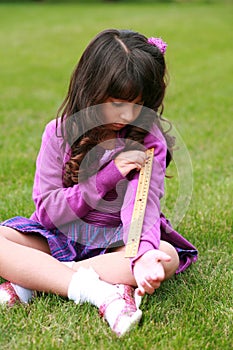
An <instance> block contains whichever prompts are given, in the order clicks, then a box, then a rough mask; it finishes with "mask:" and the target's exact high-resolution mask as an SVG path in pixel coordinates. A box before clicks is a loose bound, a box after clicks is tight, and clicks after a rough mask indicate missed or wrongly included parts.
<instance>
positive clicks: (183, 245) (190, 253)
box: [0, 214, 198, 273]
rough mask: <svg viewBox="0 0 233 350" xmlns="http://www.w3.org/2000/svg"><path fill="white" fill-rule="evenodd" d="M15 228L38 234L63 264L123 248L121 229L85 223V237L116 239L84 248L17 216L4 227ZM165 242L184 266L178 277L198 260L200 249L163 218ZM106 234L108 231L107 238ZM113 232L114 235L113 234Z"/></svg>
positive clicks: (76, 240) (58, 233) (75, 240)
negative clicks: (110, 249)
mask: <svg viewBox="0 0 233 350" xmlns="http://www.w3.org/2000/svg"><path fill="white" fill-rule="evenodd" d="M0 225H1V226H7V227H10V228H13V229H15V230H17V231H19V232H21V233H25V234H26V233H37V234H40V235H42V236H43V237H45V238H46V239H47V241H48V245H49V248H50V252H51V255H52V256H53V257H54V258H56V259H58V260H59V261H80V260H85V259H89V258H91V257H94V256H96V255H100V254H104V253H106V252H107V251H108V250H109V248H112V247H120V246H123V245H124V243H123V240H122V237H123V228H122V225H119V226H118V227H109V228H106V227H99V226H94V225H91V224H88V223H84V222H83V221H82V223H81V226H80V230H81V231H82V234H83V233H85V232H87V233H88V237H96V236H97V235H98V236H99V237H103V238H104V237H113V238H112V240H111V241H106V239H103V240H102V244H100V243H98V244H94V242H91V243H90V244H88V245H87V244H82V242H81V241H80V240H78V239H77V235H74V236H72V235H71V236H70V235H66V234H64V233H63V232H61V231H60V230H58V229H56V228H54V229H51V230H48V229H46V228H45V227H44V226H42V225H41V224H40V223H38V222H36V221H34V220H31V219H27V218H24V217H21V216H16V217H14V218H11V219H9V220H6V221H4V222H2V223H1V224H0ZM160 228H161V239H162V240H164V241H167V242H168V243H170V244H172V245H173V246H174V247H175V249H176V250H177V252H178V255H179V258H180V265H179V267H178V269H177V271H176V273H179V272H183V271H184V270H185V269H186V268H187V267H188V266H190V265H191V264H192V263H193V262H195V261H196V260H197V257H198V252H197V249H196V248H195V247H194V246H193V245H192V244H191V243H190V242H189V241H188V240H186V239H185V238H184V237H183V236H181V235H180V234H179V233H178V232H176V231H175V230H174V229H173V228H172V226H171V224H170V222H169V221H168V220H167V219H166V218H165V216H164V215H163V214H161V224H160ZM106 230H107V231H108V232H107V233H108V234H106ZM109 231H110V232H109Z"/></svg>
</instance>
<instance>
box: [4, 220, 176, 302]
mask: <svg viewBox="0 0 233 350" xmlns="http://www.w3.org/2000/svg"><path fill="white" fill-rule="evenodd" d="M160 249H161V250H163V251H165V252H166V253H167V254H169V255H171V256H172V260H171V262H169V263H166V264H164V269H165V274H166V278H169V277H171V276H172V275H173V274H174V273H175V270H176V268H177V266H178V256H177V253H176V251H175V249H174V248H173V247H172V246H171V245H170V244H168V243H167V242H161V248H160ZM80 266H82V267H85V268H88V267H93V269H94V270H95V271H96V272H97V274H98V275H99V276H100V278H101V279H102V280H104V281H106V282H109V283H112V284H116V283H122V284H130V285H133V286H136V282H135V279H134V277H133V275H132V272H131V268H130V261H129V259H127V258H125V257H124V247H123V248H119V249H118V250H116V251H115V252H112V253H108V254H104V255H99V256H96V257H94V258H91V259H88V260H83V261H81V262H77V263H75V264H74V266H73V270H72V269H70V268H68V267H67V266H65V265H64V264H62V263H60V262H59V261H58V260H56V259H55V258H53V257H52V256H51V255H50V253H49V247H48V244H47V241H46V240H45V239H44V238H43V237H41V236H39V235H25V234H21V233H19V232H17V231H15V230H13V229H11V228H7V227H0V276H2V277H3V278H5V279H7V280H9V281H11V282H13V283H16V284H18V285H21V286H22V287H25V288H28V289H33V290H38V291H44V292H53V293H56V294H59V295H62V296H67V291H68V286H69V283H70V281H71V278H72V276H73V274H74V272H75V271H77V270H78V268H79V267H80Z"/></svg>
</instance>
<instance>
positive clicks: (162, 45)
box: [147, 37, 167, 55]
mask: <svg viewBox="0 0 233 350" xmlns="http://www.w3.org/2000/svg"><path fill="white" fill-rule="evenodd" d="M147 42H148V43H149V44H151V45H153V46H157V47H158V49H159V50H160V51H161V52H162V54H163V55H164V54H165V52H166V49H167V43H165V41H163V40H162V39H161V38H154V37H151V38H149V39H148V40H147Z"/></svg>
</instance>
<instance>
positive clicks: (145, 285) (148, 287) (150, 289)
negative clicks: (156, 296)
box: [141, 279, 155, 294]
mask: <svg viewBox="0 0 233 350" xmlns="http://www.w3.org/2000/svg"><path fill="white" fill-rule="evenodd" d="M141 286H142V288H143V289H144V290H145V292H146V293H148V294H153V293H154V291H155V288H154V287H153V286H152V285H151V284H150V283H148V281H147V280H146V279H145V280H144V281H142V283H141Z"/></svg>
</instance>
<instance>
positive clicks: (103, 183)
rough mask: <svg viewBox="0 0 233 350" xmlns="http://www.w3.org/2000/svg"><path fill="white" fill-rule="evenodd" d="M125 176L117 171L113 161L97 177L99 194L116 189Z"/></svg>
mask: <svg viewBox="0 0 233 350" xmlns="http://www.w3.org/2000/svg"><path fill="white" fill-rule="evenodd" d="M123 179H124V176H123V175H122V174H121V173H120V171H119V170H118V169H117V167H116V165H115V162H114V160H111V162H109V163H108V164H107V165H106V166H105V167H104V168H103V169H101V170H100V171H99V172H98V174H97V176H96V187H97V190H98V192H99V193H106V192H108V191H110V190H112V189H113V188H115V187H116V184H117V183H118V182H119V181H120V180H123Z"/></svg>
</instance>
